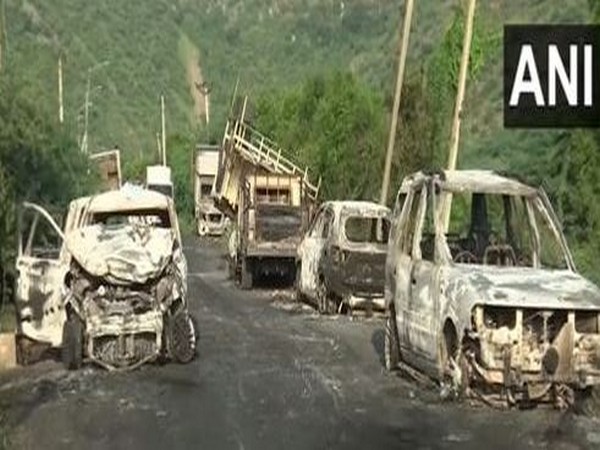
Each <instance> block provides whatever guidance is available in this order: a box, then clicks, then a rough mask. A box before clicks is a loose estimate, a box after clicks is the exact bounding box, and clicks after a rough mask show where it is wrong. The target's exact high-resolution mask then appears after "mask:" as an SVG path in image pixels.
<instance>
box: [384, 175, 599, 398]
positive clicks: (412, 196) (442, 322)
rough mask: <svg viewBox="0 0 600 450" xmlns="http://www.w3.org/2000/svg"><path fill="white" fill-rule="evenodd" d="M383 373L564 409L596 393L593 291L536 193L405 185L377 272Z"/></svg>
mask: <svg viewBox="0 0 600 450" xmlns="http://www.w3.org/2000/svg"><path fill="white" fill-rule="evenodd" d="M385 301H386V309H387V312H388V314H387V325H386V336H385V363H386V366H387V368H388V369H396V368H398V367H402V366H404V367H408V368H412V369H417V370H418V371H419V372H421V373H423V374H426V375H428V376H430V377H432V378H433V379H435V380H437V381H439V382H440V384H441V385H442V386H443V387H444V389H443V391H445V392H448V393H451V394H452V395H453V396H454V397H463V398H464V397H465V396H469V397H471V396H472V397H477V398H480V399H482V400H484V401H486V402H492V403H500V404H502V405H523V404H541V403H550V404H553V405H555V406H559V407H564V406H568V405H572V404H573V403H574V401H575V400H576V399H577V398H578V397H579V395H580V394H581V397H582V398H585V395H586V394H587V393H589V392H590V390H591V388H592V387H593V386H595V385H597V384H598V383H600V289H599V288H598V287H597V286H596V285H595V284H593V283H592V282H590V281H588V280H587V279H585V278H584V277H583V276H582V275H580V274H579V273H578V272H577V270H576V268H575V265H574V263H573V259H572V257H571V253H570V251H569V248H568V246H567V242H566V240H565V237H564V235H563V233H562V231H561V226H560V223H559V221H558V219H557V216H556V214H555V213H554V211H553V209H552V206H551V204H550V201H549V200H548V197H547V196H546V194H545V193H544V191H543V190H542V189H537V188H534V187H531V186H529V185H527V184H525V183H523V182H521V181H519V180H517V179H514V178H509V177H506V176H503V175H500V174H498V173H495V172H491V171H477V170H465V171H441V172H437V173H423V172H419V173H415V174H413V175H411V176H408V177H407V178H405V179H404V181H403V183H402V186H401V188H400V191H399V192H398V196H397V199H396V203H395V206H394V210H393V215H392V229H391V232H390V240H389V245H388V255H387V260H386V282H385Z"/></svg>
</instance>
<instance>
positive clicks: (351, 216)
mask: <svg viewBox="0 0 600 450" xmlns="http://www.w3.org/2000/svg"><path fill="white" fill-rule="evenodd" d="M351 220H369V221H373V220H375V221H380V220H381V221H385V222H387V231H384V234H385V238H383V239H382V240H377V239H375V240H372V239H368V240H355V239H351V238H350V236H348V233H347V226H348V221H351ZM391 226H392V223H391V220H390V218H389V217H387V216H386V215H384V214H377V213H369V214H364V213H359V212H354V211H348V212H346V213H345V214H344V215H343V217H342V220H341V227H340V230H341V234H342V235H343V237H344V240H345V241H346V242H348V243H350V244H353V245H380V246H387V244H388V242H389V239H390V231H391Z"/></svg>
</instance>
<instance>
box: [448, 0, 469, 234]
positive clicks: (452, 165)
mask: <svg viewBox="0 0 600 450" xmlns="http://www.w3.org/2000/svg"><path fill="white" fill-rule="evenodd" d="M468 1H469V5H468V9H467V17H466V22H465V34H464V38H463V48H462V56H461V60H460V71H459V75H458V89H457V91H456V102H455V104H454V118H453V120H452V135H451V137H450V151H449V154H448V170H456V160H457V159H458V141H459V137H460V119H461V114H462V105H463V100H464V97H465V85H466V82H467V69H468V68H469V55H470V54H471V39H472V35H473V19H474V17H475V1H476V0H468ZM451 204H452V194H448V196H447V197H446V201H445V203H444V205H443V206H444V216H443V219H444V222H443V223H444V230H445V231H446V232H447V231H448V225H449V221H450V206H451Z"/></svg>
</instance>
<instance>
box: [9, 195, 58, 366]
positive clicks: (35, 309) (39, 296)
mask: <svg viewBox="0 0 600 450" xmlns="http://www.w3.org/2000/svg"><path fill="white" fill-rule="evenodd" d="M18 231H19V242H18V255H17V261H16V268H17V286H16V306H17V336H18V342H19V348H18V351H19V353H22V352H24V351H25V350H24V348H23V345H22V344H23V342H26V343H28V344H37V343H40V344H46V345H45V347H48V346H51V347H59V346H60V345H61V341H62V329H63V323H64V321H65V317H66V315H65V310H64V306H63V282H64V278H65V275H66V273H67V271H68V268H69V266H68V258H67V256H68V255H67V254H66V249H65V246H64V234H63V232H62V231H61V229H60V227H59V226H58V225H57V224H56V222H55V221H54V219H53V218H52V216H51V215H50V214H49V213H48V212H47V211H46V210H45V209H44V208H42V207H40V206H38V205H36V204H33V203H23V208H22V210H21V213H20V215H19V230H18ZM20 359H21V361H22V362H23V363H26V362H28V360H29V359H30V358H29V357H27V356H26V355H23V354H21V355H20Z"/></svg>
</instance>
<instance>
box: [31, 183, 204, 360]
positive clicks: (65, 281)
mask: <svg viewBox="0 0 600 450" xmlns="http://www.w3.org/2000/svg"><path fill="white" fill-rule="evenodd" d="M57 267H59V272H60V276H58V277H53V278H52V279H51V280H42V281H44V282H46V283H48V284H53V285H54V286H53V293H55V294H56V293H60V294H59V295H58V296H57V295H54V296H53V299H54V300H53V301H54V302H55V303H57V304H58V305H60V306H59V307H57V308H56V310H57V311H58V310H60V312H61V313H60V315H59V316H57V318H56V320H55V321H54V322H56V323H54V322H53V324H54V325H56V326H55V327H54V328H53V330H52V339H51V342H50V343H51V344H52V345H53V346H57V344H58V345H60V347H61V350H62V359H63V362H64V364H65V366H66V367H68V368H69V369H76V368H79V367H80V366H81V365H82V363H83V361H84V360H89V361H91V362H94V363H96V364H98V365H100V366H102V367H105V368H107V369H110V370H114V369H126V368H129V369H131V368H134V367H138V366H140V365H141V364H144V363H146V362H149V361H153V360H157V359H159V358H161V359H163V358H169V359H174V360H175V361H178V362H182V363H186V362H189V361H191V360H192V359H193V357H194V356H195V350H196V341H197V329H196V326H195V321H194V320H193V318H192V316H191V315H190V313H189V311H188V307H187V263H186V260H185V257H184V255H183V249H182V244H181V236H180V233H179V227H178V222H177V215H176V213H175V209H174V205H173V202H172V200H171V199H170V198H168V197H167V196H165V195H162V194H160V193H157V192H153V191H149V190H146V189H142V188H138V187H131V186H125V187H123V188H121V189H120V190H115V191H109V192H105V193H102V194H99V195H96V196H93V197H88V198H84V199H78V200H75V201H74V202H72V204H71V207H70V210H69V214H68V216H67V221H66V229H65V233H64V242H63V248H62V249H61V257H60V258H59V260H58V261H57ZM22 281H23V284H25V282H26V281H27V277H26V276H23V277H22ZM40 300H41V301H42V302H43V301H44V299H38V301H40ZM46 303H48V302H46ZM59 327H60V329H61V334H60V338H59V337H58V336H57V330H58V328H59ZM38 334H39V333H38ZM37 338H38V340H41V341H42V342H43V341H44V339H43V336H42V339H40V336H39V335H38V336H37Z"/></svg>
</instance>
